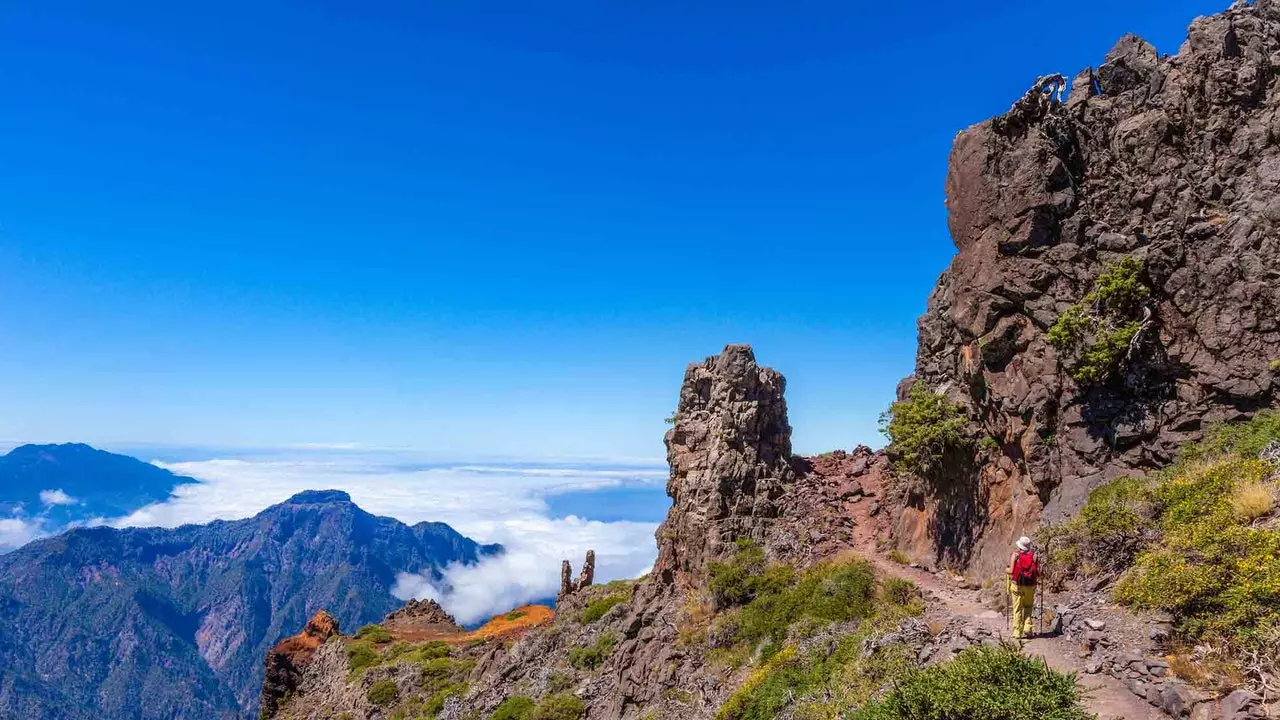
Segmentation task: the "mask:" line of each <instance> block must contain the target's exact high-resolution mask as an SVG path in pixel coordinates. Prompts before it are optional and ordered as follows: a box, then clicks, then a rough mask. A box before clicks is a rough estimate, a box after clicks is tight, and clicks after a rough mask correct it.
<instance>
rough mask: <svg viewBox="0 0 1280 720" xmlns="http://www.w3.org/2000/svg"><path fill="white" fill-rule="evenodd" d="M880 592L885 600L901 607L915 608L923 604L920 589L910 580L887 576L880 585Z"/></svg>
mask: <svg viewBox="0 0 1280 720" xmlns="http://www.w3.org/2000/svg"><path fill="white" fill-rule="evenodd" d="M880 594H881V596H882V598H883V599H884V601H885V602H887V603H889V604H890V605H894V606H897V607H900V608H914V607H917V606H919V607H920V609H921V610H923V609H924V607H923V605H922V604H921V598H920V590H919V589H918V588H916V584H915V583H913V582H911V581H910V580H904V579H902V578H896V577H887V578H885V579H884V582H883V583H882V584H881V586H880Z"/></svg>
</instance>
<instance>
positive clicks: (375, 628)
mask: <svg viewBox="0 0 1280 720" xmlns="http://www.w3.org/2000/svg"><path fill="white" fill-rule="evenodd" d="M352 637H354V638H355V639H357V640H368V641H369V642H372V643H377V644H379V645H381V644H383V643H389V642H391V633H389V632H387V630H386V628H384V627H382V626H381V625H365V626H364V627H362V628H360V629H359V630H357V631H356V634H355V635H353V636H352Z"/></svg>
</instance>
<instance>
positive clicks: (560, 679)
mask: <svg viewBox="0 0 1280 720" xmlns="http://www.w3.org/2000/svg"><path fill="white" fill-rule="evenodd" d="M571 687H573V678H572V677H571V676H570V675H569V674H568V673H562V672H554V673H551V676H550V677H548V678H547V689H548V690H549V691H550V692H551V694H553V695H554V694H556V693H560V692H564V691H565V690H568V689H569V688H571Z"/></svg>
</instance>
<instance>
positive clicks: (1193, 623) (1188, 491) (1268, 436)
mask: <svg viewBox="0 0 1280 720" xmlns="http://www.w3.org/2000/svg"><path fill="white" fill-rule="evenodd" d="M1276 440H1280V413H1276V412H1275V411H1267V412H1261V413H1258V414H1257V415H1256V416H1255V417H1254V419H1253V420H1251V421H1249V422H1245V423H1237V424H1230V425H1219V426H1215V427H1212V428H1209V429H1208V430H1207V431H1206V432H1205V435H1204V439H1203V440H1202V441H1200V442H1198V443H1195V444H1193V445H1189V446H1188V447H1186V448H1184V449H1183V452H1182V454H1181V455H1180V456H1179V459H1178V461H1177V462H1176V463H1174V465H1173V466H1171V467H1170V468H1168V469H1167V470H1166V471H1164V472H1162V473H1160V474H1159V475H1158V476H1157V477H1155V478H1153V479H1152V480H1148V481H1143V480H1135V479H1133V478H1121V479H1120V480H1116V481H1114V482H1112V483H1110V484H1108V485H1104V486H1102V487H1100V488H1098V489H1096V490H1094V491H1093V493H1091V494H1090V496H1089V501H1088V503H1087V504H1086V505H1085V507H1084V509H1083V510H1082V511H1081V514H1080V515H1079V516H1078V517H1077V518H1075V519H1074V520H1072V521H1071V522H1070V523H1068V524H1066V525H1065V526H1061V527H1058V528H1051V529H1050V530H1049V531H1048V535H1047V536H1044V539H1046V540H1048V539H1049V538H1050V537H1051V538H1052V539H1051V540H1049V542H1047V543H1046V544H1048V545H1049V546H1050V548H1051V554H1050V556H1049V557H1048V563H1047V564H1046V565H1047V567H1049V568H1052V567H1054V566H1062V567H1071V568H1077V569H1078V570H1077V572H1083V573H1088V572H1090V571H1093V572H1103V571H1115V572H1122V573H1123V574H1121V576H1120V580H1119V582H1118V583H1117V584H1116V586H1115V589H1114V594H1115V598H1116V600H1117V601H1119V602H1121V603H1122V604H1125V605H1128V606H1130V607H1134V608H1138V609H1160V610H1165V611H1168V612H1170V613H1172V614H1173V616H1174V619H1175V632H1176V634H1177V636H1178V637H1177V638H1175V639H1176V640H1178V641H1180V642H1181V643H1183V644H1186V645H1189V646H1190V645H1197V644H1207V645H1209V646H1212V647H1215V648H1217V649H1219V650H1220V651H1221V652H1220V653H1219V656H1221V657H1226V658H1227V663H1226V665H1225V666H1224V668H1223V669H1222V670H1221V671H1222V672H1228V673H1230V672H1235V671H1233V670H1231V667H1232V665H1233V664H1234V665H1235V666H1237V671H1238V670H1239V669H1240V668H1244V669H1245V670H1247V665H1248V664H1247V663H1243V659H1244V658H1245V657H1246V656H1249V655H1258V654H1260V653H1261V654H1264V655H1265V654H1266V653H1268V652H1271V651H1270V650H1268V649H1267V648H1270V647H1272V646H1273V645H1274V643H1273V642H1272V640H1270V639H1268V638H1271V637H1272V635H1273V633H1272V629H1273V628H1276V627H1280V526H1277V524H1276V523H1274V522H1270V521H1268V520H1267V519H1266V518H1267V517H1268V516H1269V515H1270V514H1271V513H1274V512H1275V508H1274V499H1275V497H1276V496H1277V494H1280V488H1278V487H1277V485H1276V482H1275V480H1274V479H1273V478H1272V475H1273V473H1274V472H1275V468H1274V466H1273V465H1272V464H1271V463H1269V462H1267V461H1264V460H1261V459H1259V458H1258V453H1259V452H1260V451H1261V450H1262V449H1263V448H1265V447H1266V446H1267V445H1268V444H1270V443H1271V442H1274V441H1276ZM1255 664H1256V663H1255ZM1215 672H1217V671H1216V670H1215Z"/></svg>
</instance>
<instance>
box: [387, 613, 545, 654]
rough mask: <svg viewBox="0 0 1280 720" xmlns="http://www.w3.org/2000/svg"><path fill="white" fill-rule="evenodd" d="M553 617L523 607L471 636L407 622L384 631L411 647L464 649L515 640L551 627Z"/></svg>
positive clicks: (480, 628)
mask: <svg viewBox="0 0 1280 720" xmlns="http://www.w3.org/2000/svg"><path fill="white" fill-rule="evenodd" d="M555 617H556V614H555V611H554V610H552V609H551V608H549V607H547V606H546V605H524V606H522V607H518V608H516V609H514V610H511V611H509V612H505V613H503V614H501V615H495V616H493V617H492V618H490V619H489V621H488V622H486V623H485V624H484V625H481V626H480V627H479V628H476V629H475V630H472V631H470V632H466V631H459V630H458V629H457V628H456V627H451V626H449V625H441V624H430V625H417V624H413V623H408V622H394V623H388V624H387V625H385V626H384V627H386V629H387V632H389V633H390V634H391V637H392V639H393V640H400V641H403V642H412V643H421V642H430V641H432V640H440V641H442V642H447V643H449V644H450V645H464V644H466V643H469V642H472V641H475V640H492V639H502V640H508V639H515V638H518V637H520V636H522V635H524V634H525V633H526V632H528V631H529V630H530V629H532V628H535V627H540V626H542V625H546V624H548V623H550V622H551V621H552V620H554V619H555Z"/></svg>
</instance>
